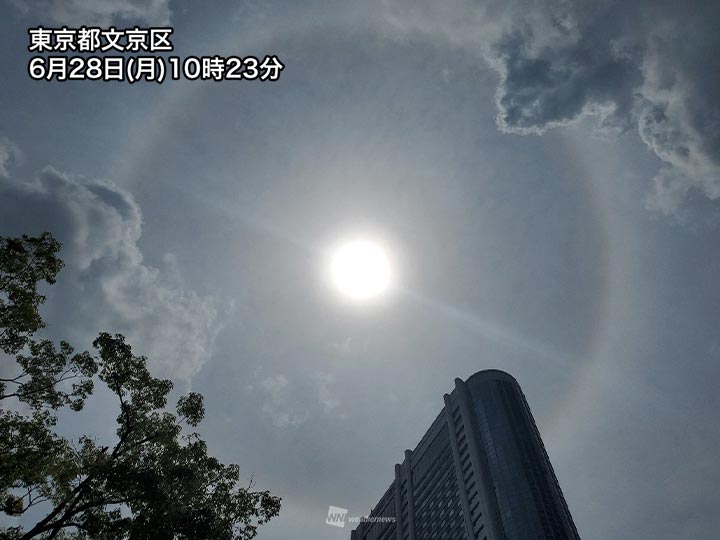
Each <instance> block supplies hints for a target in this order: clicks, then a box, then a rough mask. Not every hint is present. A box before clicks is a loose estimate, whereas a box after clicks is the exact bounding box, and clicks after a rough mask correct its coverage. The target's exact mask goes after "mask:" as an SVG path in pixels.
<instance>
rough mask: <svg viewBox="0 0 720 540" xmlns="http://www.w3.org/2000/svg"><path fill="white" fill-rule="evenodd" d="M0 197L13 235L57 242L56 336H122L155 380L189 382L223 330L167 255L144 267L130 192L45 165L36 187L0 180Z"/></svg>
mask: <svg viewBox="0 0 720 540" xmlns="http://www.w3.org/2000/svg"><path fill="white" fill-rule="evenodd" d="M0 193H1V194H2V197H0V214H3V215H4V216H6V217H7V227H8V228H12V229H13V230H14V233H13V234H21V233H24V232H26V233H28V234H38V233H39V232H41V231H43V230H49V231H50V232H52V233H53V234H54V235H55V236H56V237H57V238H58V239H59V240H60V241H61V242H63V250H62V252H61V257H62V258H63V260H64V261H65V264H66V266H65V268H64V269H63V271H62V272H61V274H60V276H59V278H60V279H59V280H58V283H57V284H56V285H55V286H54V287H53V289H52V290H51V292H50V293H49V294H48V296H49V301H48V309H49V314H47V315H46V318H48V319H49V322H50V324H51V327H50V328H51V330H52V331H53V332H57V333H59V334H61V335H60V336H58V337H63V338H64V337H67V336H65V335H62V333H63V332H70V333H71V335H72V336H73V337H75V338H76V339H83V340H88V339H91V338H92V336H93V335H95V334H96V333H97V332H99V331H109V332H113V333H114V332H120V333H123V334H124V335H125V336H126V337H127V338H128V341H129V342H130V343H131V344H132V345H133V348H134V350H135V351H136V352H138V353H141V354H144V355H147V356H148V358H149V361H150V364H151V366H152V367H153V369H154V370H155V372H156V373H157V374H158V375H161V376H170V377H171V378H173V379H175V380H180V381H185V382H189V381H190V379H191V378H192V376H193V375H194V374H196V373H197V372H198V371H199V369H200V368H201V366H202V365H203V363H204V362H206V361H207V359H208V358H209V356H210V354H211V350H212V345H213V341H214V339H215V337H216V335H217V333H218V331H219V329H220V324H219V321H218V302H217V301H216V300H215V299H214V298H212V297H210V296H201V295H199V294H197V293H196V292H195V291H193V290H191V289H189V288H188V287H186V286H185V284H184V283H183V281H182V277H181V276H180V273H179V270H178V269H177V265H176V264H175V262H174V258H173V257H172V256H166V257H165V258H164V262H163V268H162V269H161V268H155V267H153V266H150V265H148V264H146V263H145V262H144V257H143V254H142V252H141V250H140V248H139V246H138V242H139V240H140V235H141V228H142V214H141V212H140V208H139V206H138V204H137V202H136V201H135V199H134V198H133V196H132V195H131V194H130V193H129V192H128V191H126V190H124V189H122V188H120V187H118V186H117V185H115V184H113V183H112V182H109V181H105V180H88V179H83V178H78V177H75V176H72V175H70V174H66V173H61V172H59V171H57V170H55V169H53V168H49V167H48V168H45V169H44V170H43V171H42V172H41V173H40V174H39V175H38V176H37V178H36V179H35V181H33V182H15V181H12V180H9V179H6V180H0ZM77 346H78V347H86V346H87V345H85V344H80V343H77Z"/></svg>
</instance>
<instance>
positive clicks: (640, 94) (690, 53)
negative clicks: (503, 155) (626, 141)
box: [385, 0, 720, 217]
mask: <svg viewBox="0 0 720 540" xmlns="http://www.w3.org/2000/svg"><path fill="white" fill-rule="evenodd" d="M385 8H386V9H385V12H386V16H387V20H388V21H389V22H390V23H391V24H392V25H393V27H394V28H396V29H399V30H400V31H401V32H402V33H415V34H416V33H420V34H425V35H428V36H430V37H432V38H434V39H443V40H446V41H448V42H450V43H452V44H453V45H455V46H458V47H462V48H463V49H467V50H471V51H475V52H476V53H477V54H478V55H480V56H481V57H482V58H483V60H484V61H485V62H487V64H488V65H490V66H491V67H492V68H493V69H494V70H495V71H496V72H497V73H498V75H499V83H498V87H497V92H496V105H497V109H498V115H497V123H498V127H499V128H500V129H501V130H503V131H505V132H508V133H516V134H523V135H525V134H542V133H544V132H545V131H547V130H548V129H551V128H556V127H561V126H566V125H569V124H571V123H575V122H578V121H579V120H581V119H583V118H585V117H588V116H591V117H595V118H596V119H597V121H598V127H599V128H600V131H601V132H603V133H605V134H608V133H612V132H619V131H625V130H636V131H637V132H638V133H639V135H640V137H641V138H642V140H643V141H644V142H645V144H646V145H647V146H648V148H649V149H650V150H651V151H652V152H653V153H654V154H655V155H656V156H657V157H658V158H659V159H660V160H662V163H661V165H660V167H659V171H658V172H657V174H656V175H655V177H654V178H653V179H652V186H653V187H652V190H651V193H650V194H649V195H648V199H647V206H648V208H650V209H653V210H657V211H659V212H661V213H663V214H666V215H675V216H678V217H681V216H682V214H683V213H684V206H685V204H686V202H687V201H688V199H689V198H690V196H691V195H692V194H693V193H701V194H702V195H703V196H705V197H707V198H709V199H711V200H716V199H718V198H720V121H718V118H720V100H719V99H718V93H717V88H718V87H719V86H720V65H719V61H718V57H717V54H715V53H713V51H717V50H718V49H719V48H720V34H718V33H717V31H716V28H715V26H714V21H716V20H717V18H718V15H719V14H718V11H719V10H720V7H719V5H718V4H717V3H711V2H708V3H705V4H701V3H696V2H691V3H690V4H689V5H683V6H675V5H672V4H671V3H668V2H654V1H646V2H635V3H627V2H600V3H597V2H566V1H561V0H558V1H548V2H542V3H532V4H528V3H527V2H521V1H511V2H496V1H486V2H482V3H475V2H468V1H466V0H456V1H452V2H450V3H443V4H442V5H438V4H436V3H434V2H423V3H416V2H413V3H412V5H409V3H408V2H406V1H405V0H389V1H387V2H385ZM688 29H692V31H691V32H689V31H688Z"/></svg>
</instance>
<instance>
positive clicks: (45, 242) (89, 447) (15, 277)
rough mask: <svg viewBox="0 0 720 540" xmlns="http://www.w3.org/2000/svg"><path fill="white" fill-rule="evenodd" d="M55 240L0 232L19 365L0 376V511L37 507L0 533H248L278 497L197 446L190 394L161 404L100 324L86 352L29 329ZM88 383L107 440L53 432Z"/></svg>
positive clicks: (140, 369) (158, 388) (199, 408)
mask: <svg viewBox="0 0 720 540" xmlns="http://www.w3.org/2000/svg"><path fill="white" fill-rule="evenodd" d="M59 250H60V244H59V243H58V242H57V241H56V240H54V239H53V238H52V236H51V235H50V234H48V233H44V234H43V235H41V236H40V237H37V238H30V237H27V236H23V237H22V238H3V237H0V324H1V325H2V326H0V330H2V333H1V334H0V349H1V350H2V351H3V353H4V354H5V357H6V358H7V359H11V358H12V356H15V361H16V364H17V366H18V371H19V373H18V374H17V375H15V376H14V377H10V378H3V379H0V512H1V513H5V514H6V515H10V516H21V515H23V514H25V513H26V512H28V510H29V509H30V508H33V507H35V508H36V509H40V510H43V511H44V515H43V517H42V518H41V519H39V520H38V521H37V522H36V523H35V524H34V525H33V526H31V527H26V528H25V529H23V528H21V527H9V528H6V529H4V530H0V538H7V539H22V540H25V539H30V538H48V539H50V538H102V539H108V540H111V539H151V538H152V539H160V540H162V539H185V538H187V539H190V538H192V539H196V538H197V539H204V538H207V539H210V538H212V539H221V540H222V539H228V540H235V539H237V540H245V539H250V538H254V537H255V536H256V534H257V528H258V526H260V525H262V524H264V523H266V522H267V521H268V520H270V519H271V518H273V517H275V516H276V515H278V513H279V510H280V499H279V498H278V497H275V496H273V495H271V494H270V493H269V492H268V491H255V490H254V485H253V482H252V481H251V482H249V484H248V485H245V486H243V485H241V483H240V470H239V467H238V466H237V465H224V464H223V463H221V462H220V461H219V460H218V459H216V458H214V457H212V456H210V455H208V451H207V445H206V443H205V442H204V441H203V440H202V439H201V438H200V436H199V435H198V434H197V433H196V432H195V431H194V430H193V429H194V428H195V427H197V425H198V424H199V423H200V422H201V420H202V419H203V416H204V407H203V398H202V396H201V395H200V394H197V393H190V394H188V395H185V396H182V397H180V399H179V400H178V402H177V405H176V408H175V413H171V412H169V411H168V410H167V409H166V405H167V396H168V394H169V393H170V391H171V390H172V383H171V382H170V381H168V380H162V379H157V378H155V377H153V376H152V375H151V374H150V372H149V371H148V369H147V361H146V359H145V358H144V357H142V356H136V355H134V354H133V353H132V350H131V347H130V345H128V344H127V343H126V342H125V338H124V337H123V336H122V335H119V334H116V335H114V336H113V335H110V334H108V333H101V334H100V335H99V336H98V338H97V339H96V340H95V341H94V342H93V346H94V348H95V349H96V351H97V353H96V354H95V355H91V354H90V353H88V352H82V353H75V352H74V350H73V348H72V347H71V346H70V345H69V344H67V343H65V342H61V343H60V346H59V347H58V348H56V347H55V345H54V344H53V343H52V342H51V341H49V340H46V339H35V334H36V332H37V331H38V330H39V329H41V328H42V327H43V326H44V322H43V320H42V318H41V317H40V314H39V311H38V310H39V307H40V305H41V304H42V303H43V301H44V297H43V296H42V295H40V294H39V293H38V289H37V288H38V283H39V282H41V281H45V282H47V283H49V284H52V283H54V281H55V277H56V275H57V273H58V272H59V271H60V269H61V268H62V261H61V260H60V259H59V258H58V256H57V253H58V252H59ZM94 382H100V383H102V384H104V385H106V386H107V388H108V389H109V390H110V391H111V392H112V394H113V395H114V396H115V398H116V399H117V404H118V410H119V413H118V416H117V419H116V422H117V430H116V435H117V438H116V440H115V441H114V442H113V443H112V444H111V445H103V444H100V443H98V442H97V441H95V440H94V439H93V438H91V437H88V436H84V437H81V438H80V439H79V440H77V441H70V440H67V439H66V438H64V437H61V436H60V435H58V434H57V433H56V431H55V426H56V424H57V421H58V419H57V412H58V410H59V409H60V408H62V407H65V406H68V407H69V408H71V409H72V410H74V411H80V410H81V409H82V408H83V406H84V404H85V402H86V400H87V399H88V397H89V396H90V395H91V394H92V392H93V389H94V386H93V385H94ZM11 401H14V403H15V405H16V406H15V407H14V410H10V409H8V408H7V404H8V403H10V402H11Z"/></svg>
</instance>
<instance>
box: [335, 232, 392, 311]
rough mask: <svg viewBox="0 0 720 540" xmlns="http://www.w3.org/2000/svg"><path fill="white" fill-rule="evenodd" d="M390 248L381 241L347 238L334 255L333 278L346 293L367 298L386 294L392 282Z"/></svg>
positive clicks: (339, 290)
mask: <svg viewBox="0 0 720 540" xmlns="http://www.w3.org/2000/svg"><path fill="white" fill-rule="evenodd" d="M392 278H393V275H392V268H391V264H390V259H389V257H388V254H387V252H386V251H385V249H384V248H383V246H382V245H380V244H379V243H377V242H373V241H372V240H367V239H356V240H351V241H348V242H344V243H341V244H339V245H338V247H337V248H336V249H335V250H334V251H333V252H332V254H331V257H330V280H331V282H332V284H333V286H334V287H335V289H336V290H337V291H338V292H340V293H341V294H342V295H343V296H345V297H347V298H349V299H351V300H355V301H358V302H364V301H369V300H373V299H376V298H380V297H382V296H384V295H385V294H386V293H387V291H388V290H389V289H390V287H391V285H392V280H393V279H392Z"/></svg>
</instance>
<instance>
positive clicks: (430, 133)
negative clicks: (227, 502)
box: [0, 0, 720, 540]
mask: <svg viewBox="0 0 720 540" xmlns="http://www.w3.org/2000/svg"><path fill="white" fill-rule="evenodd" d="M2 9H3V12H4V15H5V16H4V17H3V18H2V21H1V22H0V42H1V43H2V49H1V51H2V52H1V53H0V69H2V72H3V74H4V77H3V82H2V85H1V86H0V165H1V166H0V234H21V233H30V234H34V233H39V232H41V231H43V230H51V231H52V232H53V233H54V234H55V235H56V236H57V237H58V238H59V239H60V240H61V241H62V242H63V243H64V251H63V257H64V259H65V261H66V268H65V269H64V270H63V273H62V274H61V277H60V279H59V281H58V283H57V285H56V286H55V287H53V289H52V290H51V291H50V292H49V293H48V302H47V305H46V309H45V315H46V318H47V319H48V321H49V322H50V327H49V330H48V331H49V332H50V334H51V335H53V336H54V337H58V338H59V337H64V338H65V337H67V338H70V339H71V341H72V342H73V343H74V344H75V345H76V346H77V347H78V348H86V347H89V344H90V342H91V341H92V337H93V336H94V335H95V334H96V333H97V332H99V331H104V330H107V331H113V332H114V331H119V332H123V333H125V334H126V335H127V336H128V338H129V340H130V341H131V343H133V345H134V347H135V349H136V350H137V351H138V352H142V353H144V354H147V355H148V356H149V357H150V361H151V365H152V366H153V369H154V370H155V371H156V373H157V374H158V375H161V376H166V377H171V378H173V380H174V381H175V382H176V383H177V385H178V386H179V388H181V389H187V388H192V389H193V390H195V391H199V392H201V393H203V394H204V395H205V397H206V406H207V417H206V420H205V422H204V423H203V424H202V426H201V428H202V429H201V432H202V434H203V436H204V437H205V438H206V439H207V441H208V443H209V445H210V448H211V450H212V451H213V452H214V453H215V454H217V455H218V456H220V457H221V458H222V459H224V460H226V461H232V462H236V463H239V464H240V466H241V468H242V470H243V472H244V473H245V474H246V475H247V476H253V477H254V478H255V481H256V482H257V484H258V486H260V487H262V488H268V489H270V490H272V491H273V492H274V493H276V494H278V495H280V496H282V497H283V510H282V512H281V515H280V517H279V518H277V519H276V520H274V521H273V522H272V523H271V524H270V525H268V526H267V527H265V528H264V529H262V530H261V534H260V538H265V539H268V540H272V539H285V538H306V539H313V540H315V539H318V540H319V539H334V538H346V537H347V536H348V534H349V531H347V530H340V529H337V528H333V527H328V526H326V525H325V523H324V520H325V516H326V513H327V507H328V505H334V506H340V507H345V508H349V509H350V514H351V515H359V514H362V513H365V512H367V511H368V510H369V508H370V507H371V506H372V505H373V504H374V503H375V502H376V501H377V500H378V499H379V497H380V496H381V495H382V493H383V492H384V491H385V489H386V487H387V485H388V484H389V483H390V481H391V479H392V475H393V466H394V463H396V462H398V461H401V460H402V456H403V450H404V449H405V448H412V447H414V446H415V444H416V443H417V442H418V441H419V439H420V437H421V436H422V434H423V433H424V432H425V430H426V429H427V427H428V426H429V425H430V423H431V421H432V420H433V419H434V418H435V416H436V415H437V413H438V412H439V410H440V409H441V407H442V395H443V393H445V392H448V391H449V390H451V389H452V386H453V379H454V378H455V377H463V378H465V377H467V376H469V375H470V374H472V373H473V372H475V371H478V370H480V369H485V368H500V369H505V370H507V371H508V372H510V373H512V374H513V375H514V376H515V377H516V378H517V379H518V381H519V382H520V384H521V385H522V387H523V389H524V391H525V393H526V395H527V398H528V401H529V403H530V405H531V407H532V410H533V413H534V414H535V417H536V421H537V423H538V425H539V428H540V431H541V433H542V435H543V438H544V441H545V444H546V446H547V448H548V452H549V454H550V458H551V460H552V462H553V465H554V468H555V470H556V473H557V476H558V478H559V481H560V484H561V487H562V488H563V491H564V493H565V496H566V498H567V500H568V503H569V506H570V509H571V511H572V513H573V516H574V518H575V521H576V523H577V526H578V529H579V531H580V534H581V535H582V537H583V538H588V539H594V538H597V539H600V538H714V537H715V536H716V534H717V531H718V530H720V522H719V521H718V514H717V512H716V511H715V508H717V506H718V504H719V503H720V500H719V498H718V490H717V485H718V482H720V477H719V474H718V471H720V463H719V462H718V459H719V458H718V455H720V453H718V448H720V429H719V428H718V422H717V420H716V413H717V410H718V406H719V405H720V403H718V397H717V391H716V387H717V383H718V380H719V379H720V367H718V366H720V340H719V339H718V337H717V328H718V321H719V320H720V317H719V315H720V313H719V311H720V308H719V307H718V306H720V303H719V300H720V285H719V284H718V280H717V275H718V269H719V268H720V251H719V248H720V236H718V222H719V221H718V217H719V216H720V213H719V210H720V207H719V206H718V202H717V198H718V197H720V120H718V119H720V104H719V103H718V99H717V98H718V95H717V91H716V89H717V87H718V83H719V82H720V81H719V80H718V78H719V77H720V69H718V68H719V67H720V66H718V59H717V58H718V55H717V52H718V51H719V50H720V48H719V47H718V34H717V32H716V31H715V30H714V28H715V27H716V26H717V23H718V21H719V20H720V18H719V17H718V15H719V13H718V8H717V7H716V6H713V5H712V3H711V2H707V3H706V4H704V3H701V2H690V3H686V4H684V5H683V7H682V10H680V8H679V7H675V6H674V5H673V3H670V2H637V3H633V5H632V6H626V5H625V4H624V3H620V2H594V3H590V2H575V3H569V2H561V1H557V2H553V1H547V2H532V3H529V2H521V1H513V2H494V1H487V2H468V1H465V0H453V1H452V2H445V3H442V4H438V3H435V2H412V3H411V2H406V1H404V0H384V1H377V2H369V3H362V4H360V3H332V4H330V3H320V2H308V3H303V4H302V5H300V4H298V3H293V2H256V1H251V2H240V1H232V2H231V1H226V2H217V3H212V4H211V5H203V6H202V7H200V5H199V4H196V3H192V2H168V1H167V0H153V1H143V0H134V1H131V0H103V1H102V2H90V1H89V0H88V1H84V0H73V1H68V2H60V1H58V0H38V1H31V2H23V3H20V2H13V1H9V2H5V3H4V4H3V6H2ZM168 23H169V24H171V25H173V26H174V28H175V33H174V43H175V45H176V48H177V52H178V54H180V55H189V54H195V55H202V54H223V55H230V54H235V55H240V56H244V55H247V54H256V55H264V54H277V55H278V56H279V57H280V59H281V60H282V61H283V62H284V64H285V66H286V68H285V70H284V71H283V73H282V76H281V78H280V80H279V81H277V82H265V83H261V82H250V81H228V82H223V83H214V82H207V83H205V82H199V81H196V82H191V81H167V82H165V83H164V84H162V85H155V84H136V85H129V84H125V83H92V82H88V81H86V82H69V83H45V82H38V81H32V80H30V78H29V77H28V76H27V71H26V69H27V62H28V60H29V56H30V55H29V53H28V52H27V50H26V47H27V28H28V27H30V26H36V25H38V24H44V25H46V26H51V25H62V24H68V25H74V26H80V25H81V24H101V25H109V24H115V25H117V26H132V25H134V24H140V25H150V24H168ZM688 28H692V31H691V32H688V31H687V29H688ZM366 232H370V233H372V234H375V235H377V236H378V237H380V238H382V239H383V240H384V241H385V242H386V243H387V244H388V246H390V247H391V249H392V252H393V255H394V257H395V258H396V259H397V262H398V279H399V280H400V282H401V285H402V292H401V293H400V294H397V295H395V296H394V297H393V298H392V299H391V300H390V301H388V302H385V303H382V304H381V305H377V306H373V307H369V308H368V307H367V306H366V307H363V308H359V307H358V306H353V305H349V304H347V303H343V302H342V301H340V299H338V298H337V297H336V296H335V295H334V294H333V293H332V291H331V290H330V288H329V287H328V284H327V283H326V280H325V279H324V266H323V264H324V255H323V254H324V252H325V250H327V249H328V247H329V246H331V245H333V244H334V242H336V241H337V240H338V239H339V238H342V237H343V236H344V235H347V234H356V233H366ZM91 410H92V411H93V413H92V414H89V415H83V416H78V415H75V416H70V417H68V418H65V419H64V424H63V429H66V430H67V431H68V432H71V433H72V432H81V431H91V432H93V433H96V434H97V435H98V436H101V437H102V436H105V435H107V434H108V432H107V430H108V426H107V422H106V421H105V418H107V415H113V414H114V413H113V412H112V411H111V403H110V402H106V401H105V400H104V398H103V396H102V395H99V396H97V398H96V402H95V406H94V408H92V409H91ZM104 412H105V413H106V414H105V415H103V413H104Z"/></svg>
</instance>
